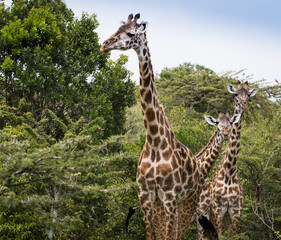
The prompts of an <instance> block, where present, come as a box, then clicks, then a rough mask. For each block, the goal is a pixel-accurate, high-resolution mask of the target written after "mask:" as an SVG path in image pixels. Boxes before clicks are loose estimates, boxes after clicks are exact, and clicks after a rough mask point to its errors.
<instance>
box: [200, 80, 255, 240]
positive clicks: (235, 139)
mask: <svg viewBox="0 0 281 240" xmlns="http://www.w3.org/2000/svg"><path fill="white" fill-rule="evenodd" d="M228 90H229V91H230V92H231V93H232V94H234V97H235V111H234V113H235V114H242V113H243V109H244V110H245V109H246V108H247V107H248V101H249V97H251V96H254V95H255V94H256V92H257V90H256V89H253V90H251V91H250V90H249V89H248V83H247V82H246V83H245V84H244V85H242V84H240V83H239V84H238V87H237V89H235V88H234V87H233V86H231V85H228ZM240 133H241V118H240V120H239V121H238V122H237V123H235V124H234V125H233V128H232V131H231V135H230V140H229V143H228V145H227V148H226V150H225V151H224V156H223V159H222V161H221V162H220V164H219V166H218V167H217V169H216V171H215V173H214V175H213V176H212V177H211V179H210V180H209V181H208V182H207V183H205V184H203V189H202V191H201V194H200V201H199V206H198V212H199V213H200V214H204V215H205V216H207V218H209V219H210V220H211V222H212V223H213V224H214V226H215V228H216V230H217V232H218V235H219V236H220V235H221V233H222V220H223V218H224V217H225V216H226V215H228V216H229V218H230V222H231V235H232V236H235V235H236V234H237V232H238V227H239V223H240V219H241V214H242V208H243V184H242V182H241V180H240V178H239V176H238V173H237V165H236V163H237V159H238V153H239V149H240V144H241V142H240ZM197 226H198V238H199V239H205V237H204V232H203V229H202V227H201V226H200V224H199V223H198V220H197Z"/></svg>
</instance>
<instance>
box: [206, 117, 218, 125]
mask: <svg viewBox="0 0 281 240" xmlns="http://www.w3.org/2000/svg"><path fill="white" fill-rule="evenodd" d="M204 118H205V119H206V121H207V123H209V124H210V125H218V121H217V120H216V119H214V118H213V117H212V116H209V115H206V116H204Z"/></svg>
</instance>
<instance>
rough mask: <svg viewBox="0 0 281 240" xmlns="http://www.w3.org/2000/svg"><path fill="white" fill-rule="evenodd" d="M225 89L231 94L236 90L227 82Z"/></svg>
mask: <svg viewBox="0 0 281 240" xmlns="http://www.w3.org/2000/svg"><path fill="white" fill-rule="evenodd" d="M226 88H227V90H228V91H229V92H230V93H231V94H235V92H236V88H235V87H233V86H232V85H231V84H227V85H226Z"/></svg>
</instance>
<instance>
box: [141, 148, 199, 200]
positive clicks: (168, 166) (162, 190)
mask: <svg viewBox="0 0 281 240" xmlns="http://www.w3.org/2000/svg"><path fill="white" fill-rule="evenodd" d="M167 151H168V152H167ZM182 155H183V154H182V153H181V151H179V150H173V151H169V150H167V148H166V149H164V150H161V149H158V150H157V151H155V150H153V149H149V150H147V149H146V148H144V150H143V151H142V154H141V158H140V161H139V165H138V173H137V182H138V183H139V184H140V185H141V188H142V190H145V191H146V190H148V191H156V194H157V197H158V198H159V200H161V201H165V197H166V193H167V192H168V193H172V194H173V195H174V196H176V198H177V199H178V200H180V199H182V198H185V197H186V196H187V195H189V194H190V193H192V192H197V190H196V189H197V185H198V182H199V171H198V167H197V165H196V162H195V159H194V158H192V157H190V156H189V155H188V154H187V153H185V154H184V156H185V158H183V156H182Z"/></svg>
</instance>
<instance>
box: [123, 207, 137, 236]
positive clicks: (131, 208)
mask: <svg viewBox="0 0 281 240" xmlns="http://www.w3.org/2000/svg"><path fill="white" fill-rule="evenodd" d="M139 207H140V206H137V207H129V213H128V215H127V219H126V232H128V226H129V221H130V218H131V217H132V216H133V215H134V214H135V212H136V209H137V208H139Z"/></svg>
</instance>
